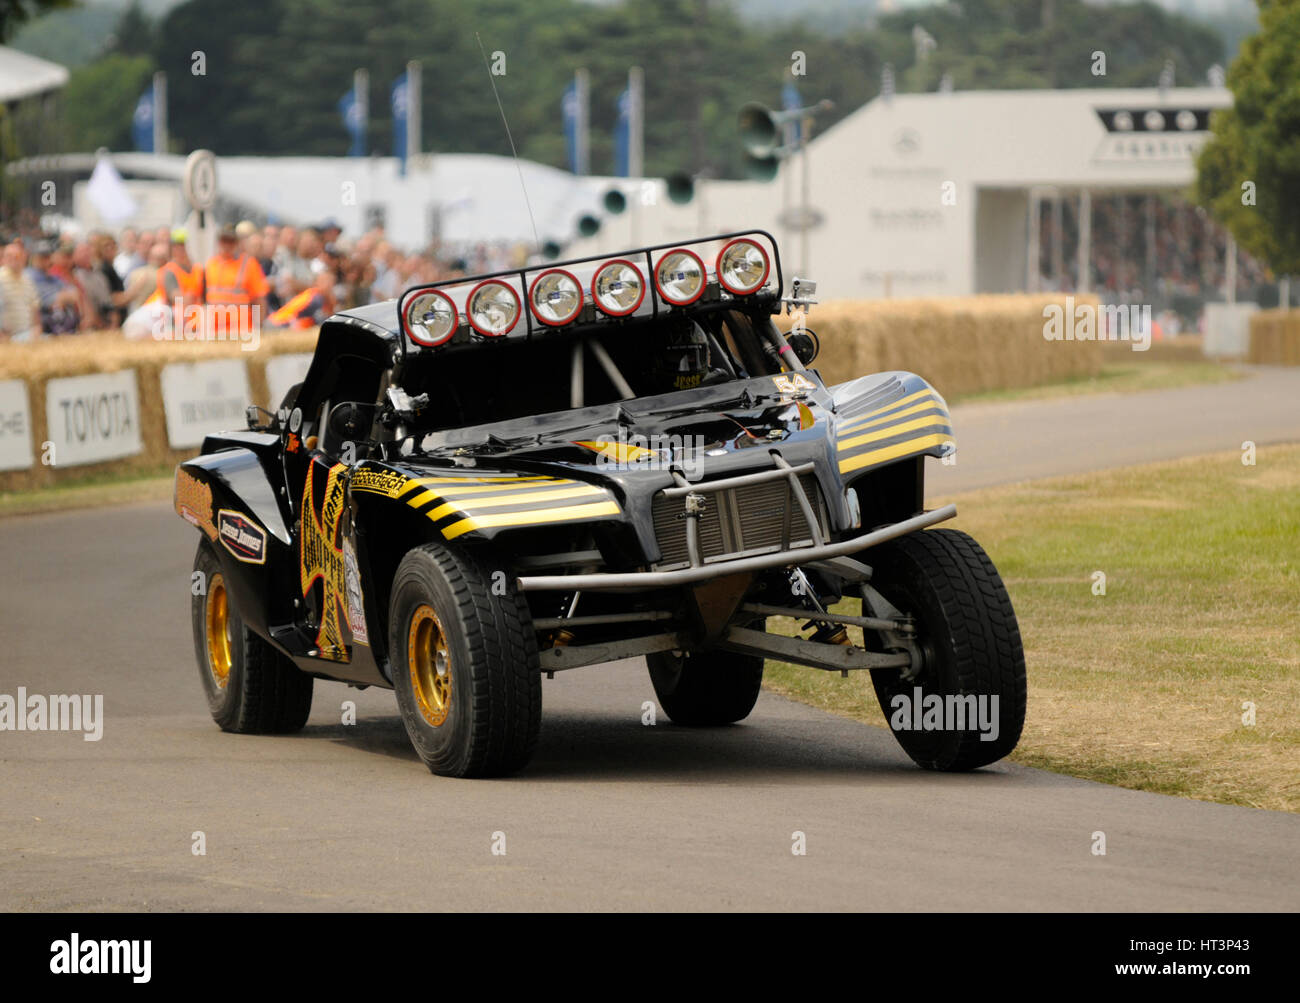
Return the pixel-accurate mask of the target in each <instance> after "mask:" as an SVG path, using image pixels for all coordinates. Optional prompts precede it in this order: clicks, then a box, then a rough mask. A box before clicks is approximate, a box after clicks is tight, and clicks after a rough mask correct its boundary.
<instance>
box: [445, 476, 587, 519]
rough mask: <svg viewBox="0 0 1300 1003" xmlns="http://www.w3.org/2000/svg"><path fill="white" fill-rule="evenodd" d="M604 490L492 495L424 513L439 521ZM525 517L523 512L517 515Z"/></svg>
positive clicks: (585, 488)
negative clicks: (460, 514) (479, 510)
mask: <svg viewBox="0 0 1300 1003" xmlns="http://www.w3.org/2000/svg"><path fill="white" fill-rule="evenodd" d="M604 493H605V489H604V488H598V487H596V486H595V485H592V484H581V485H579V486H577V487H573V488H560V489H559V490H558V491H524V492H521V493H519V494H513V495H493V496H491V497H489V498H471V499H469V501H466V502H463V503H458V502H444V503H443V504H441V505H439V506H438V507H437V508H435V509H431V510H430V511H428V512H426V513H425V515H427V516H428V517H429V518H430V519H441V518H442V517H443V516H444V515H451V513H453V512H467V513H468V512H469V510H470V509H473V510H474V511H477V510H478V509H480V508H498V507H500V506H502V505H522V504H525V503H526V502H541V503H543V504H545V503H546V502H548V501H551V500H552V499H555V500H556V501H559V500H560V499H563V498H582V497H584V496H590V495H603V494H604ZM518 514H519V515H526V514H527V513H525V512H520V513H518Z"/></svg>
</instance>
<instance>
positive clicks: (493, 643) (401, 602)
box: [388, 543, 542, 777]
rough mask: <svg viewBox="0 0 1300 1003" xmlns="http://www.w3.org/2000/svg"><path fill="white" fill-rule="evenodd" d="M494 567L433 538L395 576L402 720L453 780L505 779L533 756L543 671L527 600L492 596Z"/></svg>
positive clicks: (426, 756)
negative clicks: (466, 778)
mask: <svg viewBox="0 0 1300 1003" xmlns="http://www.w3.org/2000/svg"><path fill="white" fill-rule="evenodd" d="M494 570H495V569H494V568H492V567H489V566H488V565H487V564H486V563H485V562H482V561H480V560H478V559H476V558H475V557H473V556H471V555H469V554H466V553H463V552H459V551H455V550H451V549H449V548H447V547H445V546H443V545H442V544H439V543H429V544H425V545H424V546H421V547H416V548H415V549H414V550H412V551H410V552H409V553H408V554H407V555H406V556H405V557H404V558H403V559H402V563H401V564H400V565H399V566H398V569H397V574H396V576H395V577H394V578H393V589H392V600H391V603H390V607H389V611H390V615H389V649H388V650H389V651H390V652H391V657H392V664H393V684H394V687H395V689H396V690H397V704H398V707H400V708H401V712H402V723H403V724H404V725H405V726H406V733H407V735H408V736H410V739H411V744H412V745H413V746H414V747H415V751H416V753H417V754H418V755H419V757H420V759H421V760H422V761H423V762H424V764H425V765H426V766H428V767H429V769H430V770H431V771H432V772H433V773H436V774H438V775H440V776H445V777H497V776H504V775H506V774H509V773H514V772H515V771H517V770H520V769H522V768H523V767H524V766H525V765H526V764H527V762H528V760H529V759H530V758H531V757H532V754H533V749H534V748H535V746H536V745H537V735H538V731H539V730H540V727H541V718H542V676H541V669H540V667H539V663H538V655H537V637H536V635H535V633H534V631H533V626H532V617H531V616H530V614H529V611H528V604H527V603H526V602H525V601H524V599H523V596H522V595H520V594H519V593H518V592H513V593H510V594H508V595H495V594H493V589H492V587H491V586H492V581H493V573H494Z"/></svg>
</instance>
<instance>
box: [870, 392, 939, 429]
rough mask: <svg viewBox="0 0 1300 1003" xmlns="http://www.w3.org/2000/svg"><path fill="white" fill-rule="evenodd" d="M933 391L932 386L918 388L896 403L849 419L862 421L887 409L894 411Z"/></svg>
mask: <svg viewBox="0 0 1300 1003" xmlns="http://www.w3.org/2000/svg"><path fill="white" fill-rule="evenodd" d="M933 393H934V390H932V389H931V388H930V387H926V388H925V389H924V390H918V391H916V393H914V394H908V395H907V396H906V397H903V398H900V399H899V400H896V401H894V403H892V404H885V405H883V406H881V407H878V408H876V409H875V410H874V411H864V412H863V413H862V414H858V415H854V416H853V417H852V418H851V419H849V421H850V422H855V421H861V420H862V419H864V418H872V417H874V416H875V415H878V414H884V413H885V412H886V411H892V410H894V408H896V407H903V406H905V405H907V404H914V403H915V402H916V401H918V400H920V399H921V398H922V397H926V396H928V395H930V394H933Z"/></svg>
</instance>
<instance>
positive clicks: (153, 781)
mask: <svg viewBox="0 0 1300 1003" xmlns="http://www.w3.org/2000/svg"><path fill="white" fill-rule="evenodd" d="M1298 402H1300V370H1295V371H1292V372H1289V373H1279V372H1263V373H1260V374H1257V375H1255V376H1252V378H1251V379H1250V380H1249V381H1245V382H1241V383H1236V384H1228V385H1223V386H1215V387H1203V388H1196V389H1189V390H1174V391H1161V392H1158V393H1147V394H1141V395H1133V396H1127V397H1118V396H1117V397H1095V398H1076V399H1073V400H1067V401H1060V402H1052V403H1032V404H1018V405H989V406H974V407H970V408H959V409H956V411H955V413H954V417H955V426H956V429H957V433H958V437H959V442H960V449H961V452H960V453H959V462H958V463H957V464H956V465H955V466H953V467H948V468H940V467H939V465H938V464H937V463H934V464H932V468H933V469H934V470H935V471H936V476H935V480H934V482H933V485H934V486H935V490H936V491H956V490H962V489H964V488H968V487H976V486H981V485H985V484H991V483H998V482H1004V481H1008V480H1016V479H1021V478H1024V477H1029V476H1044V475H1048V474H1054V473H1061V472H1070V471H1074V470H1081V469H1089V468H1094V467H1102V466H1111V465H1115V464H1118V463H1136V462H1142V461H1145V460H1151V459H1159V458H1162V457H1167V456H1171V455H1180V454H1184V453H1196V452H1206V451H1210V450H1215V449H1228V448H1238V447H1239V446H1240V443H1241V441H1242V440H1243V439H1253V440H1254V441H1256V442H1258V443H1261V444H1263V443H1267V442H1271V441H1279V440H1282V439H1296V438H1300V435H1297V429H1298V427H1300V423H1298V422H1297V416H1298V414H1300V403H1298ZM195 543H196V534H195V532H194V531H193V530H192V529H191V528H190V527H189V526H187V525H185V524H184V523H182V522H181V521H180V520H179V519H177V518H176V517H175V516H174V515H173V514H172V513H171V512H170V510H169V508H168V507H167V506H165V505H157V504H152V505H142V506H134V507H127V508H119V509H109V510H101V511H95V512H73V513H62V514H57V515H48V516H31V517H20V518H13V519H9V520H5V521H3V522H0V561H2V566H3V568H4V570H5V574H4V575H3V578H2V580H0V617H2V620H0V622H2V623H3V637H2V638H0V693H7V694H14V693H15V692H16V689H17V687H18V686H25V687H26V688H27V690H28V692H39V693H46V694H49V693H102V694H103V695H104V715H105V724H104V732H103V737H102V739H101V740H100V741H99V742H87V741H84V740H83V738H82V737H81V736H80V735H79V734H70V733H33V732H21V733H19V732H11V731H4V732H0V909H4V910H13V909H18V910H25V909H40V910H62V909H68V910H113V909H128V910H134V909H142V910H143V909H148V910H181V909H184V910H193V909H217V910H243V909H253V910H258V909H293V910H297V909H632V910H639V909H780V910H785V909H812V910H821V909H866V910H875V909H887V910H907V909H977V910H1002V909H1010V910H1017V909H1032V910H1038V909H1050V910H1111V909H1118V910H1130V909H1134V910H1136V909H1155V910H1164V909H1168V910H1247V911H1255V910H1276V909H1296V908H1298V907H1300V816H1296V815H1291V814H1286V813H1278V812H1266V811H1258V810H1252V809H1245V808H1234V807H1227V806H1222V805H1213V804H1206V803H1200V802H1193V801H1184V800H1180V799H1177V798H1171V797H1165V796H1161V795H1155V794H1144V793H1139V792H1134V791H1126V790H1122V789H1119V788H1114V787H1108V786H1105V785H1101V784H1095V783H1090V782H1087V781H1081V780H1076V779H1073V778H1069V777H1063V776H1057V775H1054V774H1050V773H1044V772H1041V771H1037V770H1031V769H1026V768H1022V767H1018V766H1015V765H1010V764H1005V763H1003V764H999V765H996V766H994V767H991V768H989V769H986V770H983V771H980V772H979V773H975V774H969V775H960V776H948V775H935V774H929V773H925V772H922V771H920V770H918V769H915V768H914V767H913V766H912V765H911V763H910V762H909V761H908V760H907V759H906V758H905V757H904V756H903V754H902V753H901V751H899V750H898V748H897V746H896V745H895V742H894V740H893V738H892V737H891V736H890V735H889V733H888V732H886V731H884V730H882V729H877V728H872V727H869V726H866V725H861V724H857V723H855V722H852V721H848V720H845V719H842V718H837V717H833V716H831V715H829V714H825V713H822V712H820V711H817V710H813V709H811V708H808V707H804V706H802V705H799V704H796V703H792V702H790V701H788V700H784V699H782V698H780V697H777V696H774V695H772V694H769V693H764V694H763V695H762V696H761V697H760V699H759V702H758V706H757V708H756V709H755V711H754V713H753V715H752V716H751V717H750V718H749V719H748V720H747V721H746V722H745V723H744V724H742V725H739V726H735V727H731V728H724V729H716V730H707V731H696V730H690V729H683V728H678V727H675V726H673V725H672V724H670V723H668V722H667V721H666V720H665V719H663V718H662V717H660V719H659V723H658V724H657V725H656V726H654V727H648V726H646V725H644V724H642V713H643V711H642V707H643V704H644V702H645V701H652V700H653V699H654V694H653V691H652V689H651V687H650V683H649V680H648V678H647V677H646V674H645V671H644V667H643V666H642V665H641V663H640V662H639V661H638V662H625V663H618V664H614V665H609V666H602V667H596V668H590V669H583V670H577V671H574V672H570V673H562V674H560V675H557V676H556V678H555V679H554V680H548V681H546V682H545V683H544V687H545V688H544V700H545V712H544V717H543V727H542V738H541V742H540V745H539V748H538V751H537V755H536V757H535V759H534V761H533V763H532V765H531V766H530V767H529V769H528V770H527V771H526V772H525V773H523V774H521V775H520V776H518V777H515V778H512V779H509V780H498V781H455V780H446V779H442V778H436V777H433V776H431V775H430V774H429V773H428V772H427V771H426V770H425V769H424V767H423V766H422V765H421V764H420V762H419V760H418V759H417V758H416V757H415V754H414V752H413V751H412V750H411V748H410V746H409V744H408V742H407V739H406V736H405V733H404V732H403V730H402V726H401V722H400V720H399V718H398V716H397V712H396V706H395V703H394V700H393V697H392V694H391V693H389V692H387V691H377V690H367V691H365V692H357V691H355V690H349V689H347V688H345V687H343V686H342V685H339V684H324V683H318V684H317V689H316V701H315V705H314V707H313V712H312V717H311V721H310V723H309V725H308V727H307V728H306V729H305V730H304V731H303V732H302V733H301V734H299V735H295V736H292V737H250V736H234V735H226V734H223V733H221V732H220V731H218V730H217V729H216V727H215V726H214V725H213V724H212V723H211V721H210V719H209V717H208V714H207V710H206V707H205V705H204V702H203V698H202V694H201V691H200V688H199V681H198V678H197V669H196V668H195V665H194V655H193V649H192V644H191V639H190V628H189V598H188V584H189V569H190V561H191V558H192V555H193V551H194V547H195ZM1030 671H1031V672H1032V671H1033V666H1032V664H1031V665H1030ZM349 699H351V700H355V701H356V705H357V720H356V724H355V725H344V724H342V723H341V704H342V702H343V701H344V700H349ZM1030 713H1031V714H1032V713H1033V708H1032V704H1031V707H1030ZM198 832H201V833H202V834H203V838H204V842H205V849H206V853H205V854H203V855H195V854H194V853H193V846H194V839H195V833H198ZM796 832H801V833H803V834H804V835H805V839H806V847H807V852H806V854H805V855H802V856H796V855H794V854H792V852H791V847H792V841H793V839H794V834H795V833H796ZM1096 832H1104V833H1105V835H1106V842H1107V853H1106V855H1105V856H1095V855H1093V853H1092V852H1091V847H1092V845H1093V838H1094V837H1093V834H1094V833H1096ZM494 834H504V848H505V851H506V852H505V854H504V855H499V854H494V853H493V852H492V851H493V847H494V842H495V846H496V847H497V848H498V849H499V848H500V847H501V837H500V836H497V835H494Z"/></svg>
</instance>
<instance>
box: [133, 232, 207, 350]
mask: <svg viewBox="0 0 1300 1003" xmlns="http://www.w3.org/2000/svg"><path fill="white" fill-rule="evenodd" d="M169 243H170V250H171V260H169V261H167V262H166V263H165V264H164V265H163V266H162V267H161V268H159V269H158V284H157V286H156V288H155V289H154V291H153V294H152V295H151V296H150V297H149V298H148V299H147V300H145V301H144V302H145V305H146V306H148V305H151V304H154V303H161V304H163V305H165V306H166V307H167V308H168V309H169V310H171V311H172V314H171V320H172V324H173V326H174V327H175V328H177V329H179V328H180V324H181V323H182V321H183V322H184V324H185V329H186V330H189V331H197V330H198V329H199V320H200V317H199V311H197V310H190V309H189V308H190V307H194V306H199V305H201V304H202V303H203V270H202V269H200V268H198V267H197V266H196V265H195V264H194V263H193V262H192V261H191V260H190V255H189V251H187V250H186V248H185V231H184V230H173V231H172V232H171V240H170V242H169ZM178 306H179V308H180V311H181V312H180V314H177V307H178Z"/></svg>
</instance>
